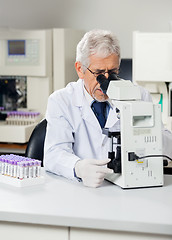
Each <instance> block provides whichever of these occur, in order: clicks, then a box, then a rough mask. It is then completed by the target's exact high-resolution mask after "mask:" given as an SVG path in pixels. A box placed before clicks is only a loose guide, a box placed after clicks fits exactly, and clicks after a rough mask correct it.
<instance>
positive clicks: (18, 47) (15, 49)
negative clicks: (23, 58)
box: [8, 40, 25, 56]
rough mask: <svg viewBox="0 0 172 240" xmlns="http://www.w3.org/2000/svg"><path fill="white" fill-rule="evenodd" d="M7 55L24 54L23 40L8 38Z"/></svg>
mask: <svg viewBox="0 0 172 240" xmlns="http://www.w3.org/2000/svg"><path fill="white" fill-rule="evenodd" d="M8 55H9V56H10V55H25V40H8Z"/></svg>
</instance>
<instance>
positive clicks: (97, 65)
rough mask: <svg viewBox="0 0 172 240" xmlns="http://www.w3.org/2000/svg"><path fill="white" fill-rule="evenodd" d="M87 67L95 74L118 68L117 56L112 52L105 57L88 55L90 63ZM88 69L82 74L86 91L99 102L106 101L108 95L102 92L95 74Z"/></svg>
mask: <svg viewBox="0 0 172 240" xmlns="http://www.w3.org/2000/svg"><path fill="white" fill-rule="evenodd" d="M88 68H89V70H91V71H92V72H94V73H96V74H97V73H98V74H101V73H102V71H105V72H108V71H109V70H114V71H117V70H118V69H119V57H118V56H117V55H115V54H112V55H110V56H108V57H106V58H101V57H97V56H96V55H92V56H90V65H89V67H88ZM89 70H88V69H86V71H85V72H84V73H83V76H82V79H84V85H85V88H86V90H87V92H88V93H89V94H90V95H91V96H92V97H93V98H94V99H96V100H97V101H99V102H103V101H106V100H107V99H108V96H107V95H106V94H104V93H103V92H102V90H101V89H100V84H99V83H98V82H97V80H96V76H94V74H92V73H91V72H90V71H89ZM105 76H106V78H108V73H106V74H105Z"/></svg>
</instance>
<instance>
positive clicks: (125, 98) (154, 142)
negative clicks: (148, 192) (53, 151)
mask: <svg viewBox="0 0 172 240" xmlns="http://www.w3.org/2000/svg"><path fill="white" fill-rule="evenodd" d="M97 81H98V82H99V83H100V87H101V89H102V90H103V92H104V93H106V94H107V95H108V97H109V98H110V99H111V101H112V104H113V105H114V106H115V107H116V111H117V115H118V121H117V122H116V124H115V125H114V126H113V127H112V128H110V129H103V133H104V134H106V135H107V136H108V139H109V158H110V159H111V162H110V163H109V164H108V167H109V168H111V169H113V170H114V173H112V174H108V175H107V177H106V179H107V180H109V181H111V182H113V183H115V184H117V185H119V186H120V187H122V188H124V189H125V188H138V187H153V186H162V185H163V159H162V133H161V106H160V105H159V104H153V103H152V102H145V101H141V96H140V89H139V87H138V86H135V85H133V83H132V82H131V81H127V80H121V79H119V78H118V77H117V76H116V75H115V74H112V76H109V79H106V78H105V76H103V75H102V76H101V75H100V76H98V77H97Z"/></svg>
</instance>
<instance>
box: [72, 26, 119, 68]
mask: <svg viewBox="0 0 172 240" xmlns="http://www.w3.org/2000/svg"><path fill="white" fill-rule="evenodd" d="M94 54H95V55H96V56H98V57H103V58H105V57H108V56H110V55H111V54H116V55H117V56H119V60H120V46H119V41H118V39H117V37H116V36H115V35H114V34H113V33H112V32H110V31H106V30H92V31H89V32H87V33H86V34H85V35H84V36H83V38H82V39H81V40H80V42H79V43H78V45H77V49H76V61H77V62H78V61H79V62H81V64H82V65H83V66H85V67H88V66H89V57H90V56H91V55H94Z"/></svg>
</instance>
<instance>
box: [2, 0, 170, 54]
mask: <svg viewBox="0 0 172 240" xmlns="http://www.w3.org/2000/svg"><path fill="white" fill-rule="evenodd" d="M171 21H172V0H0V27H9V28H31V29H32V28H33V29H35V28H37V29H38V28H54V27H57V28H58V27H61V28H64V27H67V28H76V29H84V30H90V29H92V28H103V29H110V30H112V31H113V32H114V33H116V34H117V36H118V38H119V40H120V42H121V49H122V57H131V56H132V31H135V30H139V31H148V32H150V31H151V32H168V31H170V30H172V26H171V25H170V22H171Z"/></svg>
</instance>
